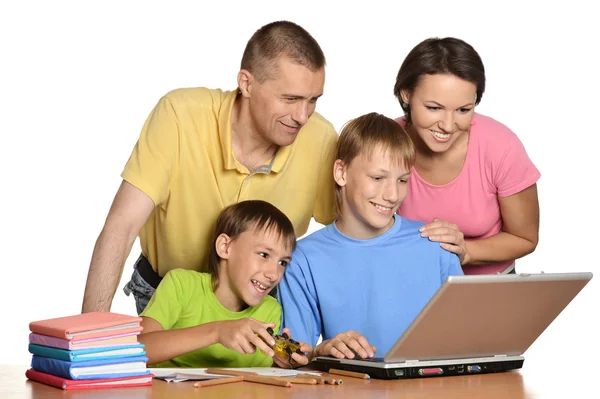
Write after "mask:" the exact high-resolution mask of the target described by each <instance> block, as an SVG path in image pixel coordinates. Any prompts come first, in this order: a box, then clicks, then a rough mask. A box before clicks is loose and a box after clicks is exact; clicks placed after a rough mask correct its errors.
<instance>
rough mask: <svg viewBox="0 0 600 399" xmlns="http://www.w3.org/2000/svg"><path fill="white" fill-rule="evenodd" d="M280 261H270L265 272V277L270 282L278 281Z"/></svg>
mask: <svg viewBox="0 0 600 399" xmlns="http://www.w3.org/2000/svg"><path fill="white" fill-rule="evenodd" d="M278 268H279V263H278V262H277V261H273V262H268V264H267V265H266V266H265V270H264V272H263V274H264V276H265V278H266V279H267V280H269V281H270V282H273V281H277V279H278V274H279V270H278Z"/></svg>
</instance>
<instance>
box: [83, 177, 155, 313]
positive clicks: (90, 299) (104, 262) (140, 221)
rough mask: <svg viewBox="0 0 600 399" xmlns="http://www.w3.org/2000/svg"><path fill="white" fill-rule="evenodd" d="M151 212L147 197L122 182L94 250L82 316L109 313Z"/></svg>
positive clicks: (151, 207) (150, 200)
mask: <svg viewBox="0 0 600 399" xmlns="http://www.w3.org/2000/svg"><path fill="white" fill-rule="evenodd" d="M153 209H154V202H153V201H152V199H150V197H148V196H147V195H146V194H144V192H142V191H141V190H139V189H138V188H136V187H134V186H133V185H131V184H129V183H128V182H126V181H125V180H123V182H122V183H121V186H120V187H119V190H118V191H117V194H116V195H115V198H114V200H113V203H112V206H111V208H110V211H109V212H108V216H107V218H106V221H105V223H104V227H103V228H102V231H101V233H100V236H99V237H98V240H97V241H96V245H95V247H94V252H93V254H92V261H91V263H90V268H89V271H88V276H87V282H86V286H85V293H84V296H83V306H82V313H86V312H108V311H110V307H111V304H112V300H113V297H114V295H115V292H116V289H117V285H118V284H119V281H120V280H121V275H122V273H123V266H124V265H125V261H126V260H127V256H128V255H129V253H130V252H131V247H132V246H133V243H134V242H135V239H136V237H137V235H138V233H139V232H140V230H141V228H142V226H143V225H144V223H145V222H146V220H147V219H148V217H149V216H150V214H151V213H152V210H153Z"/></svg>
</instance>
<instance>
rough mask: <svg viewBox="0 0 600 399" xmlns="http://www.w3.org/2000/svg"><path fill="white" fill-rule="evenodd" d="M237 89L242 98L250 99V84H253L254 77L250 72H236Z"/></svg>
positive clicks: (243, 70)
mask: <svg viewBox="0 0 600 399" xmlns="http://www.w3.org/2000/svg"><path fill="white" fill-rule="evenodd" d="M237 82H238V87H239V88H240V91H241V92H242V96H244V97H250V93H251V92H252V84H253V83H254V76H252V74H251V73H250V72H248V71H247V70H245V69H242V70H240V71H239V72H238V76H237Z"/></svg>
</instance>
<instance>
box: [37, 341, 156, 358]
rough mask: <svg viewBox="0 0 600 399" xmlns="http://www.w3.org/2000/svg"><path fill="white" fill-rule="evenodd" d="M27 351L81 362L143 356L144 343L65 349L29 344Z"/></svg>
mask: <svg viewBox="0 0 600 399" xmlns="http://www.w3.org/2000/svg"><path fill="white" fill-rule="evenodd" d="M29 353H31V354H34V355H39V356H43V357H50V358H52V359H59V360H66V361H67V362H82V361H85V360H102V359H114V358H120V357H130V356H143V355H145V354H146V351H144V344H133V345H125V346H111V347H107V348H89V349H78V350H67V349H60V348H53V347H51V346H43V345H36V344H29Z"/></svg>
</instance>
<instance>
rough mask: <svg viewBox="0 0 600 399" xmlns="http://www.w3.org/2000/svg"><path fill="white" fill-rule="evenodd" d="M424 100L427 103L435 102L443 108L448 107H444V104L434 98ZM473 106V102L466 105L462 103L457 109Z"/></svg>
mask: <svg viewBox="0 0 600 399" xmlns="http://www.w3.org/2000/svg"><path fill="white" fill-rule="evenodd" d="M423 102H426V103H434V104H436V105H437V106H439V107H441V108H446V107H444V106H443V105H442V104H440V103H438V102H437V101H434V100H425V101H423ZM471 106H473V103H468V104H465V105H461V106H460V107H457V109H458V108H465V107H471Z"/></svg>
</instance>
